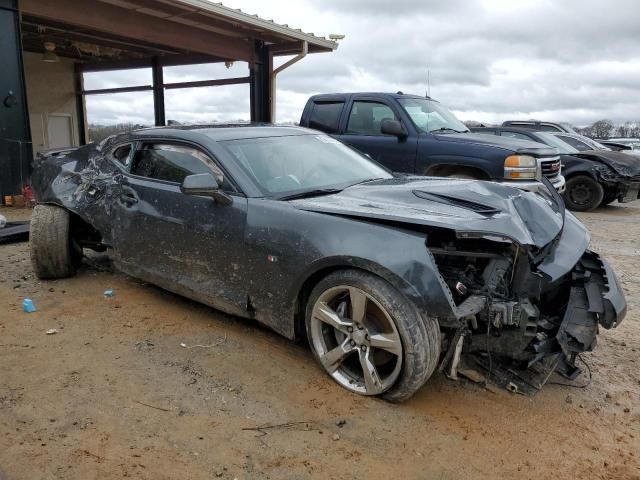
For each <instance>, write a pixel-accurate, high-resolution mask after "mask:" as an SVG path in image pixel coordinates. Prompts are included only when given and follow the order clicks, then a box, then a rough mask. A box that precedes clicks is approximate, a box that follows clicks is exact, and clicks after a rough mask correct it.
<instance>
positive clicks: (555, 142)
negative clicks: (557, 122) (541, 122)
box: [536, 132, 580, 155]
mask: <svg viewBox="0 0 640 480" xmlns="http://www.w3.org/2000/svg"><path fill="white" fill-rule="evenodd" d="M536 135H537V136H538V137H539V138H540V139H541V140H542V143H544V144H545V145H549V146H550V147H555V148H557V149H558V152H560V154H561V155H571V154H573V153H580V151H579V150H578V149H577V148H574V147H572V146H571V145H569V144H568V143H566V142H564V141H562V140H560V139H559V138H558V137H556V136H555V135H554V134H553V133H547V132H536Z"/></svg>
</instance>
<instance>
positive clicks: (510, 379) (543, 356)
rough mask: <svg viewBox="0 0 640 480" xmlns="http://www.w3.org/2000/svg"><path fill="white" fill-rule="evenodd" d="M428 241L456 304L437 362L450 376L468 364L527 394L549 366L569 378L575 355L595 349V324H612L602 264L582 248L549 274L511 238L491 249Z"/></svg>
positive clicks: (478, 243) (480, 243)
mask: <svg viewBox="0 0 640 480" xmlns="http://www.w3.org/2000/svg"><path fill="white" fill-rule="evenodd" d="M489 243H493V245H487V244H489ZM428 246H429V250H430V251H431V253H432V254H433V255H434V258H435V259H436V263H437V265H438V267H439V270H440V274H441V275H442V277H443V279H444V281H445V283H446V284H447V286H448V287H449V290H450V291H451V294H452V297H453V300H454V302H455V304H456V306H457V309H458V312H459V323H458V325H456V326H452V328H450V331H449V335H448V336H447V345H445V348H444V349H443V351H445V352H446V354H445V357H444V358H443V360H442V361H441V366H440V370H444V369H445V367H448V370H447V372H448V375H449V376H450V377H453V378H457V373H458V370H460V371H461V372H462V373H464V372H465V371H469V370H472V371H475V373H474V375H473V377H474V378H477V377H478V372H481V375H483V376H484V377H485V379H486V380H488V381H491V382H493V383H495V384H497V385H499V386H502V387H505V388H507V389H509V390H511V391H514V392H520V393H525V394H532V393H535V392H536V391H538V390H539V389H540V388H541V387H542V386H543V385H544V384H545V383H546V381H547V380H548V379H549V377H550V376H551V375H552V374H553V373H554V372H557V373H559V374H560V375H562V376H564V377H565V378H566V379H569V380H575V379H576V378H577V377H578V376H579V374H580V373H581V370H580V368H579V367H578V365H577V362H576V360H577V359H578V355H579V354H580V353H582V352H588V351H591V350H593V348H594V347H595V345H596V336H597V333H598V328H599V325H602V326H603V327H605V328H611V327H613V326H615V320H613V319H615V318H616V314H615V311H614V310H615V307H614V306H613V304H612V303H611V302H609V301H608V300H607V299H606V296H607V292H608V291H609V288H610V286H609V285H608V283H607V282H608V276H607V268H608V267H607V266H606V263H605V262H603V261H602V260H601V259H600V258H599V257H598V255H597V254H595V253H592V252H590V251H588V250H587V251H585V253H584V254H583V255H582V258H581V259H580V260H579V261H578V263H577V264H576V265H575V266H574V268H573V270H572V271H571V272H570V273H568V274H565V275H564V276H562V277H561V278H559V279H557V280H556V281H554V282H552V281H549V279H548V277H547V276H546V275H544V274H543V273H542V272H540V271H538V270H537V269H536V267H535V265H533V264H532V256H531V255H530V254H529V253H528V252H527V251H525V250H524V249H523V248H521V247H519V246H517V245H514V244H511V243H505V244H504V246H503V247H501V248H498V249H496V244H495V242H488V241H486V240H460V239H457V240H456V241H452V240H451V239H447V238H438V237H437V236H436V237H435V238H434V237H433V236H432V237H431V238H429V240H428ZM615 288H617V285H616V286H615Z"/></svg>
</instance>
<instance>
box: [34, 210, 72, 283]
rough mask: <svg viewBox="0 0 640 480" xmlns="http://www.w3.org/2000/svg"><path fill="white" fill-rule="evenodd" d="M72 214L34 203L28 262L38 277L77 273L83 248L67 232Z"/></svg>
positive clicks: (61, 276)
mask: <svg viewBox="0 0 640 480" xmlns="http://www.w3.org/2000/svg"><path fill="white" fill-rule="evenodd" d="M70 227H71V216H70V214H69V212H68V211H66V210H65V209H63V208H60V207H55V206H53V205H37V206H36V207H35V208H34V209H33V213H32V214H31V225H30V231H29V244H30V245H29V247H30V252H31V265H32V266H33V271H34V272H35V274H36V276H37V277H38V278H41V279H48V278H65V277H70V276H72V275H74V274H75V273H76V269H77V267H78V266H79V265H80V262H81V260H82V249H81V248H80V247H79V246H78V245H76V244H75V243H74V242H73V240H72V238H71V235H70V232H71V228H70Z"/></svg>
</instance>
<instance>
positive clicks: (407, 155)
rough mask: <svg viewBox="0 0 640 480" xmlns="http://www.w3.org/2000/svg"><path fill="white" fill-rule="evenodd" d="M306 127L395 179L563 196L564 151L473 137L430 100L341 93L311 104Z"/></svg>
mask: <svg viewBox="0 0 640 480" xmlns="http://www.w3.org/2000/svg"><path fill="white" fill-rule="evenodd" d="M300 125H301V126H303V127H308V128H313V129H316V130H320V131H322V132H325V133H328V134H330V135H332V136H333V137H335V138H337V139H338V140H340V141H342V142H344V143H346V144H348V145H351V146H352V147H354V148H356V149H357V150H360V151H361V152H363V153H366V154H368V155H369V156H370V157H371V158H373V159H374V160H376V161H378V162H379V163H381V164H382V165H384V166H386V167H387V168H389V169H390V170H392V171H394V172H406V173H415V174H419V175H432V176H444V177H458V178H474V179H480V180H493V181H498V182H502V183H508V184H510V185H512V186H515V187H518V188H521V189H525V190H530V191H537V190H538V189H540V187H541V186H542V185H543V184H542V183H541V182H540V181H541V178H542V176H544V177H546V178H547V179H548V180H549V181H550V182H551V184H552V185H553V186H554V187H555V188H556V190H558V192H563V191H564V188H565V180H564V177H563V176H562V174H561V171H560V170H561V166H560V158H559V156H558V152H557V150H556V149H554V148H551V147H548V146H546V145H541V144H539V143H534V142H528V141H521V140H514V139H508V138H501V137H495V138H491V137H488V136H487V135H482V134H475V133H471V132H470V131H469V129H468V128H467V127H466V126H465V125H464V124H463V123H462V122H460V121H459V120H458V119H457V118H456V117H455V116H454V115H453V113H451V112H450V111H449V110H447V109H446V108H445V107H443V106H442V105H441V104H440V103H439V102H437V101H436V100H433V99H431V98H429V97H421V96H417V95H406V94H403V93H402V92H398V93H333V94H324V95H315V96H313V97H311V98H310V99H309V100H308V101H307V104H306V106H305V108H304V111H303V112H302V118H301V119H300Z"/></svg>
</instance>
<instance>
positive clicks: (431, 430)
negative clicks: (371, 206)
mask: <svg viewBox="0 0 640 480" xmlns="http://www.w3.org/2000/svg"><path fill="white" fill-rule="evenodd" d="M639 203H640V202H637V203H636V204H635V205H633V204H632V206H623V205H619V204H614V205H612V206H609V207H607V208H603V209H600V210H598V211H596V212H593V213H589V214H582V215H580V218H581V219H582V220H583V221H584V222H585V223H586V224H587V226H588V227H589V228H590V230H591V232H592V242H591V246H592V248H593V249H594V250H597V251H599V252H601V253H603V254H604V255H605V256H606V257H607V258H608V259H609V260H610V261H611V262H612V264H613V265H614V267H615V269H616V271H617V272H618V275H619V277H620V278H621V281H622V283H623V285H624V288H625V291H626V295H627V301H628V303H629V315H628V316H627V318H626V320H625V321H624V322H623V323H622V324H621V325H620V326H619V327H618V328H617V329H615V330H613V331H603V332H601V335H600V338H599V345H598V347H597V349H596V351H595V352H593V353H591V354H587V355H585V359H586V361H587V362H588V364H589V365H590V367H591V370H592V373H593V379H592V381H591V383H590V384H589V385H588V386H587V387H586V388H583V389H579V388H569V387H565V386H560V385H547V386H546V387H545V388H544V390H543V391H542V392H540V393H539V394H538V395H537V396H535V397H533V398H530V397H524V396H521V395H515V394H510V393H508V392H503V391H498V392H491V391H489V390H486V389H484V388H482V387H481V386H478V385H475V384H472V383H469V382H465V381H461V382H459V383H456V382H453V381H451V380H448V379H446V378H445V377H444V376H443V375H438V374H436V375H435V376H434V377H433V378H432V379H431V380H430V381H429V382H428V384H427V385H426V386H425V387H424V388H423V389H422V390H421V391H420V392H418V394H417V395H415V397H413V398H412V399H411V400H410V401H408V402H406V403H404V404H401V405H392V404H388V403H385V402H384V401H381V400H377V399H371V398H363V397H359V396H356V395H352V394H350V393H348V392H347V391H345V390H343V389H341V388H340V387H339V386H337V385H336V384H335V383H334V382H333V381H332V380H330V379H329V377H327V376H326V375H325V374H324V373H323V372H322V371H321V369H320V367H318V366H317V365H316V364H315V362H314V360H313V358H312V356H311V354H310V352H309V350H308V348H307V347H306V345H304V344H294V343H292V342H289V341H287V340H285V339H283V338H281V337H279V336H278V335H276V334H274V333H272V332H270V331H268V330H266V329H264V328H261V327H260V326H259V325H257V324H255V323H253V322H249V321H244V320H241V319H237V318H234V317H230V316H227V315H224V314H221V313H219V312H216V311H215V310H212V309H210V308H207V307H205V306H202V305H199V304H197V303H195V302H191V301H188V300H185V299H183V298H181V297H178V296H176V295H173V294H170V293H168V292H165V291H163V290H160V289H158V288H155V287H153V286H150V285H147V284H143V283H141V282H138V281H136V280H133V279H131V278H129V277H126V276H124V275H122V274H118V273H112V272H109V271H105V265H106V264H105V262H103V261H101V259H100V257H96V256H93V257H92V258H91V259H89V261H87V262H86V263H85V265H84V266H83V268H82V270H81V271H80V272H79V274H78V275H77V276H76V277H74V278H71V279H66V280H58V281H48V282H40V281H38V280H37V279H36V278H35V277H34V276H33V273H32V271H31V266H30V263H29V255H28V244H27V243H19V244H13V245H0V265H1V266H2V269H1V270H0V479H2V480H8V479H11V480H14V479H16V480H17V479H29V480H33V479H52V478H64V479H83V480H87V479H98V478H99V479H116V478H122V477H132V478H141V479H147V478H148V479H154V480H155V479H169V478H171V479H175V478H185V479H186V478H189V479H212V478H223V479H227V478H228V479H234V478H237V479H262V478H272V479H281V478H282V479H306V478H327V479H329V478H336V479H338V478H339V479H342V478H345V479H351V478H358V479H359V478H367V477H368V478H405V479H427V478H428V479H460V478H473V479H476V478H479V479H485V478H486V479H494V478H519V479H529V478H531V479H534V478H535V479H541V478H606V479H638V478H640V402H639V399H640V371H639V367H640V326H639V325H638V320H639V319H640V304H639V302H640V300H639V296H638V294H639V293H640V222H639V220H640V205H639ZM0 213H2V214H4V215H6V216H8V217H9V218H20V217H22V218H28V216H29V210H17V209H8V208H4V209H0ZM107 289H113V290H114V292H115V296H114V297H112V298H107V297H104V295H103V292H104V291H105V290H107ZM25 297H28V298H32V299H33V300H34V302H35V304H36V306H37V308H38V311H37V312H35V313H31V314H26V313H23V311H22V305H21V304H22V300H23V298H25ZM52 328H55V329H57V333H56V334H54V335H47V334H45V332H46V331H47V330H48V329H52ZM583 381H586V376H585V377H583V378H580V379H579V381H578V382H577V383H581V382H583ZM342 422H344V425H342V426H339V425H338V424H341V423H342ZM265 425H266V427H265V428H263V429H261V430H260V429H259V427H261V426H265ZM275 425H279V426H275ZM269 426H274V427H273V428H269Z"/></svg>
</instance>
